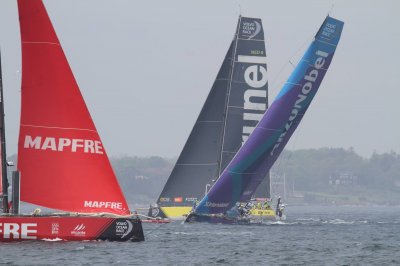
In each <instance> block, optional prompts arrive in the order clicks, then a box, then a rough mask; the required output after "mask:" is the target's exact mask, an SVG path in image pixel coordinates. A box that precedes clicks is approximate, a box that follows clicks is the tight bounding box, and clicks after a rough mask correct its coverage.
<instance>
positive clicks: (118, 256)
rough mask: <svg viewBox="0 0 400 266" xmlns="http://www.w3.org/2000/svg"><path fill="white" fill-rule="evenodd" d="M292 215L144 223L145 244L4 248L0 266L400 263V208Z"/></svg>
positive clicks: (311, 210)
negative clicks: (254, 220)
mask: <svg viewBox="0 0 400 266" xmlns="http://www.w3.org/2000/svg"><path fill="white" fill-rule="evenodd" d="M287 214H288V220H287V221H285V222H271V223H270V224H267V225H261V226H257V225H254V226H246V225H241V226H239V225H236V226H229V225H215V224H185V225H183V224H181V223H179V222H174V223H171V224H165V225H156V224H145V225H144V230H145V234H146V241H145V242H142V243H130V242H129V243H115V242H57V243H55V242H24V243H8V244H4V243H3V244H1V245H0V254H2V256H1V257H0V264H12V265H46V264H47V265H49V264H51V265H54V264H58V265H72V264H73V265H109V264H120V265H398V264H400V252H399V250H400V207H375V206H371V207H365V206H363V207H356V206H340V207H333V206H329V207H321V206H303V207H296V206H289V207H288V208H287ZM6 254H7V255H6ZM5 255H6V256H5Z"/></svg>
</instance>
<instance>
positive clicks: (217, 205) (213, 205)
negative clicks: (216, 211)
mask: <svg viewBox="0 0 400 266" xmlns="http://www.w3.org/2000/svg"><path fill="white" fill-rule="evenodd" d="M228 206H229V202H221V203H215V202H210V201H207V202H206V207H211V208H226V207H228Z"/></svg>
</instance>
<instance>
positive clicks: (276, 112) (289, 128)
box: [195, 17, 343, 214]
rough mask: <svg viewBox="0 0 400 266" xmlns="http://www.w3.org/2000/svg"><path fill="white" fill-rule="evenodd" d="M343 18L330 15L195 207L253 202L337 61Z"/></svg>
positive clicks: (207, 209)
mask: <svg viewBox="0 0 400 266" xmlns="http://www.w3.org/2000/svg"><path fill="white" fill-rule="evenodd" d="M342 28H343V22H342V21H339V20H336V19H334V18H331V17H327V18H326V19H325V21H324V23H323V24H322V26H321V28H320V30H319V31H318V33H317V35H316V36H315V39H314V41H313V42H312V43H311V45H310V47H309V48H308V50H307V51H306V53H305V55H304V56H303V58H302V60H301V61H300V63H299V64H298V65H297V67H296V68H295V70H294V71H293V73H292V75H291V76H290V77H289V79H288V81H287V82H286V84H285V85H284V87H283V88H282V90H281V92H280V93H279V95H278V96H277V98H276V99H275V101H274V102H273V103H272V104H271V106H270V107H269V109H268V110H267V112H266V113H265V115H264V116H263V118H262V119H261V121H260V122H259V123H258V125H257V127H256V129H255V130H254V131H253V133H252V134H251V135H250V137H249V139H248V140H247V141H246V142H245V143H244V145H243V146H242V148H241V149H240V150H239V152H238V153H237V154H236V156H235V157H234V158H233V160H232V161H231V162H230V164H229V165H228V167H227V168H226V169H225V170H224V172H223V173H222V175H221V177H220V178H219V179H218V181H217V183H216V184H215V185H214V186H213V187H212V189H211V190H210V191H209V193H208V194H207V195H206V196H205V197H204V198H203V199H202V200H201V202H200V203H199V205H198V206H197V207H196V209H195V212H196V213H200V214H202V213H203V214H210V213H211V214H214V213H224V212H225V211H227V210H229V209H230V208H232V207H233V206H234V205H235V204H236V202H238V201H247V200H249V199H250V197H251V196H252V195H253V194H254V192H255V190H256V189H257V187H258V186H259V184H260V183H261V181H262V180H263V178H264V177H265V174H266V173H267V172H268V171H269V170H270V169H271V167H272V165H273V163H274V162H275V161H276V159H277V157H278V156H279V154H280V153H281V151H282V150H283V148H284V146H285V145H286V143H287V142H288V140H289V138H290V136H291V135H292V134H293V132H294V130H295V129H296V127H297V126H298V124H299V122H300V121H301V119H302V117H303V115H304V113H305V112H306V110H307V109H308V107H309V105H310V103H311V100H312V99H313V97H314V96H315V94H316V92H317V90H318V88H319V85H320V84H321V81H322V79H323V77H324V75H325V73H326V71H327V69H328V67H329V65H330V63H331V61H332V57H333V55H334V53H335V50H336V46H337V44H338V42H339V39H340V35H341V32H342Z"/></svg>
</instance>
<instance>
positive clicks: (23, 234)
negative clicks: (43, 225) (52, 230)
mask: <svg viewBox="0 0 400 266" xmlns="http://www.w3.org/2000/svg"><path fill="white" fill-rule="evenodd" d="M36 235H37V223H21V224H19V223H0V239H21V240H27V239H37V237H36Z"/></svg>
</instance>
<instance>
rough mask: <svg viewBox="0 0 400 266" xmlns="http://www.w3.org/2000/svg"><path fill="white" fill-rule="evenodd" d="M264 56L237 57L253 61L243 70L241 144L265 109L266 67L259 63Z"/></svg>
mask: <svg viewBox="0 0 400 266" xmlns="http://www.w3.org/2000/svg"><path fill="white" fill-rule="evenodd" d="M263 60H264V61H265V57H264V56H249V57H239V61H241V62H245V63H254V65H250V66H248V67H247V68H246V70H245V71H244V81H245V83H246V85H247V89H246V90H245V92H244V95H243V97H244V103H243V109H244V111H243V129H242V144H243V143H245V142H246V140H247V139H248V138H249V136H250V134H251V133H252V132H253V130H254V128H255V126H256V125H257V123H258V122H259V121H260V120H261V118H262V116H263V115H264V113H265V111H266V110H267V88H266V87H265V85H266V84H267V69H266V68H265V67H264V66H263V65H261V62H262V61H263Z"/></svg>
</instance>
